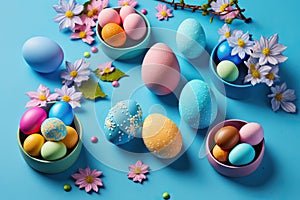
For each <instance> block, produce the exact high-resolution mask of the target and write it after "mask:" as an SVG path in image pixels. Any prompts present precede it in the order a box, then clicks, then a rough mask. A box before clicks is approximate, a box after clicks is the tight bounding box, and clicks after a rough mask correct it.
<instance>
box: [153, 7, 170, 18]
mask: <svg viewBox="0 0 300 200" xmlns="http://www.w3.org/2000/svg"><path fill="white" fill-rule="evenodd" d="M155 9H156V10H157V11H158V13H156V14H155V16H156V17H157V18H158V20H168V18H169V17H173V14H172V9H169V8H167V6H166V5H164V4H158V5H157V6H156V8H155Z"/></svg>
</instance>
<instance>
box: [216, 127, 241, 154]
mask: <svg viewBox="0 0 300 200" xmlns="http://www.w3.org/2000/svg"><path fill="white" fill-rule="evenodd" d="M239 139H240V135H239V130H238V129H237V128H235V127H234V126H224V127H222V128H221V129H219V130H218V131H217V133H216V135H215V137H214V140H215V143H216V144H217V145H218V146H219V147H221V148H222V149H225V150H230V149H232V148H233V147H234V146H235V145H236V144H237V143H238V142H239Z"/></svg>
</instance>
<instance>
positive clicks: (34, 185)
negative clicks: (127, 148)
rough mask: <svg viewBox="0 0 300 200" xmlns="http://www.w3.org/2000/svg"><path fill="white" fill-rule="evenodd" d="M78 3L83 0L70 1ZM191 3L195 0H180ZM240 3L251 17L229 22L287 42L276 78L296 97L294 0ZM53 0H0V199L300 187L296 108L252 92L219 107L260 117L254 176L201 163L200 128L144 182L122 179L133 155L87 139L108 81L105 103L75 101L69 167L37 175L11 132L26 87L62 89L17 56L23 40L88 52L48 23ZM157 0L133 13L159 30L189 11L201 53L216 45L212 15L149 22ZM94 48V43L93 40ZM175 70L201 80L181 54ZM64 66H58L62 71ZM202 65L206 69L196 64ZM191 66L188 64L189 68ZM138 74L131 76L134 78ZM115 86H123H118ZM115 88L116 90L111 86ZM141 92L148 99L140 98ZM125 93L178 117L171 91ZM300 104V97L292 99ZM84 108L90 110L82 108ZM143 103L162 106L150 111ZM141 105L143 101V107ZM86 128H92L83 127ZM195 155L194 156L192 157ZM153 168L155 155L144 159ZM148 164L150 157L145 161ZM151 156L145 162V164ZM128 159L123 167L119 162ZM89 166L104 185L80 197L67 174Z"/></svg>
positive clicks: (290, 194)
mask: <svg viewBox="0 0 300 200" xmlns="http://www.w3.org/2000/svg"><path fill="white" fill-rule="evenodd" d="M78 2H79V3H83V2H84V1H78ZM187 2H190V3H197V1H192V0H190V1H187ZM240 2H241V3H240V5H241V7H243V8H246V12H245V14H246V15H247V16H251V17H252V18H253V22H252V23H250V24H244V23H242V22H235V23H234V24H233V26H232V27H235V28H239V29H242V30H244V31H249V32H250V33H252V34H253V35H254V38H256V39H258V38H259V37H260V35H264V36H267V37H269V36H271V35H273V34H274V33H278V34H279V37H280V39H279V42H280V43H282V44H284V45H286V46H288V48H287V50H286V51H285V53H284V54H285V55H286V56H288V57H289V59H288V60H287V61H286V62H285V63H283V64H282V65H280V76H281V79H282V81H286V82H287V85H288V87H289V88H292V89H295V91H296V94H297V95H299V94H300V87H299V84H298V79H299V76H300V68H299V64H298V63H299V62H298V60H297V59H298V54H299V44H300V39H299V36H298V31H297V27H298V25H297V24H298V23H299V22H298V21H297V20H296V18H297V16H296V14H297V12H298V8H299V7H300V3H299V2H298V1H293V3H291V4H289V5H286V3H284V2H283V1H279V0H265V1H258V0H253V1H242V0H241V1H240ZM53 4H57V1H53V0H50V1H21V0H15V1H5V2H2V5H1V8H2V10H1V14H0V15H1V36H0V44H1V46H0V48H1V51H0V52H1V54H0V55H1V62H2V63H1V84H0V88H1V90H0V91H1V104H0V110H1V114H0V115H1V117H0V119H1V128H2V129H1V136H2V138H1V142H0V143H1V145H0V149H1V150H0V153H1V171H0V174H1V175H0V177H1V183H0V191H1V199H22V198H25V199H29V198H31V199H65V198H68V199H111V200H112V199H145V200H148V199H149V200H150V199H162V197H161V195H162V193H163V192H165V191H168V192H169V193H170V194H171V199H177V200H182V199H221V198H222V199H297V197H298V191H297V190H298V189H299V184H298V182H299V180H300V175H299V170H298V168H299V167H298V164H299V163H300V156H299V153H298V152H299V141H300V140H299V139H300V138H299V137H300V136H299V132H300V123H299V122H300V117H299V112H297V113H296V114H288V113H285V112H283V111H278V112H276V113H274V112H273V111H272V109H271V107H270V101H269V99H268V98H267V97H266V95H265V94H261V93H259V94H257V96H256V98H252V99H248V100H243V101H238V100H232V99H227V98H221V100H222V102H223V100H224V102H223V104H224V105H225V107H226V112H225V114H226V119H232V118H236V119H243V120H247V121H255V122H258V123H261V125H262V126H263V127H264V130H265V141H266V151H265V156H264V159H263V161H262V164H261V165H260V166H259V168H258V169H257V171H255V172H254V173H253V174H251V175H249V176H247V177H243V178H228V177H224V176H222V175H220V174H218V173H217V172H215V171H214V169H213V168H212V167H211V166H210V165H209V163H208V161H207V159H206V158H205V157H204V158H201V156H200V157H199V150H200V152H201V147H202V144H203V142H204V140H205V133H203V132H201V131H200V132H199V133H198V134H196V133H193V132H192V133H187V134H190V135H191V134H194V135H193V136H192V137H191V136H190V137H191V145H190V146H188V148H187V151H186V152H185V153H184V154H183V155H182V156H181V157H180V158H179V159H178V160H177V161H175V162H174V163H172V164H171V165H169V166H167V167H164V168H162V169H160V170H154V171H152V172H151V173H150V174H149V175H148V180H147V181H145V182H144V183H143V184H142V185H141V184H138V183H134V182H132V181H131V180H128V179H127V177H126V173H127V171H125V170H124V169H126V168H127V166H128V165H129V164H132V163H133V162H135V161H136V159H135V158H133V157H128V160H127V162H126V159H127V158H126V157H125V158H124V157H123V158H120V160H121V161H120V162H119V163H120V165H121V166H115V165H116V164H117V163H118V159H119V158H118V157H113V156H111V155H116V152H115V151H118V149H117V150H116V147H114V146H110V147H111V149H107V150H103V151H102V149H101V148H102V147H100V145H101V142H102V141H99V143H98V144H95V145H94V146H93V144H91V143H90V142H89V139H90V136H93V135H96V136H98V137H99V138H101V133H100V132H99V131H98V129H100V128H99V127H102V126H103V121H102V120H103V119H104V118H105V115H106V113H107V111H108V109H109V108H110V106H111V100H112V98H111V97H112V96H113V94H114V95H116V96H117V95H118V93H116V92H114V91H113V89H112V86H111V85H110V84H108V83H103V82H100V84H101V86H102V88H103V90H104V91H105V92H106V93H107V94H108V98H106V99H105V100H99V101H97V102H96V103H94V102H92V103H91V102H88V101H83V103H82V109H79V110H77V114H78V115H79V117H80V119H81V121H82V124H83V127H84V133H83V134H84V136H83V137H84V138H83V142H84V148H83V150H82V152H81V155H80V157H79V159H78V161H77V162H76V163H75V164H74V165H73V166H72V167H71V168H70V169H68V170H67V171H65V172H63V173H60V174H55V175H45V174H41V173H38V172H36V171H34V170H32V169H31V168H30V167H29V166H28V165H27V164H26V163H25V161H24V160H23V159H22V157H21V154H20V152H19V149H18V145H17V140H16V132H17V128H18V123H19V120H20V117H21V115H22V114H23V112H24V111H25V108H24V106H25V104H26V102H27V101H28V100H29V99H28V97H27V96H26V95H25V93H26V92H27V91H35V90H36V89H37V87H38V86H39V84H40V83H42V84H44V85H46V86H48V87H49V88H50V89H51V91H54V89H55V88H58V87H61V85H60V80H59V71H57V72H54V73H52V74H48V75H41V74H38V73H36V72H34V71H33V70H31V69H30V68H29V67H28V66H27V64H26V63H25V62H24V60H23V58H22V53H21V49H22V45H23V44H24V42H25V41H26V40H27V39H29V38H30V37H33V36H46V37H49V38H51V39H53V40H55V41H56V42H57V43H58V44H60V46H61V47H62V48H63V50H64V53H65V60H68V61H71V62H74V61H75V60H77V59H79V58H81V57H82V55H83V52H85V51H90V46H88V45H86V44H85V43H82V42H81V41H71V40H70V39H69V37H68V35H69V33H68V32H59V31H58V24H57V23H55V22H53V17H54V16H55V15H56V13H55V11H54V10H53V9H52V5H53ZM157 4H158V2H156V1H152V0H151V1H150V0H148V1H140V2H139V6H138V7H137V9H139V10H140V9H142V8H146V9H147V10H148V14H147V17H148V18H149V20H150V23H151V25H152V27H160V28H166V29H172V30H176V29H177V27H178V26H179V24H180V23H181V21H182V20H184V19H185V18H188V17H193V18H196V19H197V20H199V22H200V23H201V24H202V25H203V27H204V29H205V32H206V36H207V48H206V49H207V51H208V52H211V50H212V48H213V47H214V46H215V45H216V44H217V41H218V37H219V36H218V34H217V30H218V28H220V27H221V26H222V25H223V23H222V22H221V21H219V20H217V19H216V20H215V21H214V22H213V23H212V24H210V23H209V18H208V17H203V16H201V14H199V13H191V12H189V11H187V10H183V11H182V10H175V11H174V12H173V13H174V17H173V18H170V19H169V21H158V20H157V19H156V18H155V16H154V15H155V13H156V10H155V7H156V5H157ZM110 6H117V0H112V1H110ZM164 37H166V36H163V35H161V37H160V36H159V35H156V38H154V41H160V40H162V39H160V38H164ZM96 45H97V43H96ZM108 60H109V58H107V57H106V56H105V55H103V53H102V52H99V53H97V54H92V57H91V58H90V62H91V63H92V65H93V67H91V68H92V69H94V68H96V64H101V63H103V62H104V61H108ZM141 61H142V58H138V59H136V60H132V61H130V62H128V63H124V62H114V64H115V66H116V67H118V68H120V69H122V70H123V71H125V72H128V71H130V69H132V67H136V66H139V64H140V63H141ZM179 61H180V64H181V67H183V66H184V67H185V69H184V70H183V73H184V75H185V77H186V79H188V80H190V79H193V78H200V75H197V74H196V75H195V73H194V72H193V69H189V68H188V67H190V66H189V65H188V64H187V63H186V62H185V61H184V60H182V59H179ZM64 67H65V66H64V64H63V65H62V66H61V69H63V68H64ZM202 67H203V68H207V67H208V66H202ZM190 68H191V67H190ZM126 79H127V80H128V81H129V80H133V79H135V77H132V76H130V77H127V78H124V80H123V79H121V81H120V84H121V86H120V88H119V89H118V91H121V90H122V91H126V88H124V85H125V82H126ZM137 79H138V78H137ZM122 84H123V87H122ZM115 91H117V90H115ZM141 95H147V97H148V98H142V97H141ZM132 97H133V98H134V99H136V100H137V101H140V103H141V105H142V108H143V109H144V113H145V114H147V112H154V111H155V109H157V108H158V111H159V112H162V113H165V114H166V115H167V116H168V117H170V118H171V119H173V120H174V121H175V122H176V123H179V122H180V119H179V117H178V111H177V108H176V103H177V102H176V99H175V100H174V101H172V100H170V99H172V97H170V96H168V97H162V98H158V97H156V96H154V95H152V94H151V93H149V91H147V90H146V89H145V88H143V87H142V88H141V89H139V90H137V91H135V93H134V94H132ZM295 103H296V105H297V107H299V106H300V105H299V100H296V101H295ZM90 105H92V106H90ZM151 105H161V107H159V106H158V107H154V108H153V107H152V110H151ZM143 106H144V107H143ZM89 118H96V120H97V121H99V123H93V124H88V123H91V122H89ZM85 126H90V127H94V126H95V129H92V128H86V129H85ZM200 154H201V153H200ZM102 155H105V156H106V158H107V157H111V158H110V159H113V160H115V161H116V163H114V164H112V165H114V166H112V165H109V164H107V163H106V162H102V161H101V158H102V157H101V156H102ZM143 161H144V162H145V163H146V164H149V165H150V167H151V164H152V161H153V158H149V160H147V159H146V160H143ZM147 161H149V162H147ZM157 162H158V161H157V160H154V161H153V163H154V164H153V166H154V165H156V163H157ZM125 164H126V165H125ZM86 166H90V167H91V168H92V169H98V170H101V171H103V174H104V175H103V176H102V177H101V178H102V180H103V182H104V185H105V186H104V188H101V189H100V192H99V193H91V194H87V193H85V192H84V191H82V190H79V189H78V188H77V187H76V186H75V185H74V181H73V180H72V178H71V177H70V175H71V174H73V173H75V172H76V171H77V169H78V168H79V167H81V168H84V167H86ZM66 183H69V184H71V185H72V187H73V189H72V190H71V192H68V193H67V192H65V191H64V190H63V185H64V184H66Z"/></svg>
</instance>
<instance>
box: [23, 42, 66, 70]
mask: <svg viewBox="0 0 300 200" xmlns="http://www.w3.org/2000/svg"><path fill="white" fill-rule="evenodd" d="M22 53H23V57H24V59H25V61H26V62H27V64H28V65H29V66H30V67H31V68H32V69H33V70H35V71H37V72H40V73H50V72H53V71H55V70H56V69H57V68H58V67H59V66H60V65H61V63H62V61H63V59H64V53H63V50H62V49H61V47H60V46H59V45H58V44H57V43H56V42H54V41H53V40H51V39H49V38H46V37H41V36H39V37H32V38H30V39H29V40H27V41H26V42H25V43H24V45H23V49H22Z"/></svg>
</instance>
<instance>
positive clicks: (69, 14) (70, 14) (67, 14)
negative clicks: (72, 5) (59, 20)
mask: <svg viewBox="0 0 300 200" xmlns="http://www.w3.org/2000/svg"><path fill="white" fill-rule="evenodd" d="M65 15H66V17H67V18H72V17H73V16H74V14H73V12H72V11H71V10H68V11H67V12H66V13H65Z"/></svg>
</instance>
